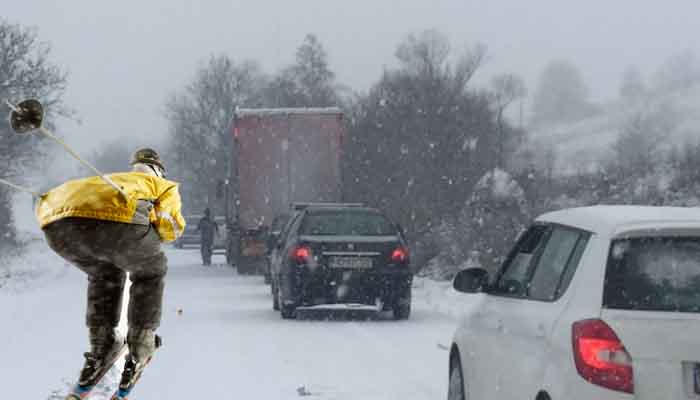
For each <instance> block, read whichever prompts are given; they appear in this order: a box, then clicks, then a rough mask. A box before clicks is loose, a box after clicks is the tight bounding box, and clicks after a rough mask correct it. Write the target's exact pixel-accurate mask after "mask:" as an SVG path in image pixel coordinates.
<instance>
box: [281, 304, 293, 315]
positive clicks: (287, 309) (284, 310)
mask: <svg viewBox="0 0 700 400" xmlns="http://www.w3.org/2000/svg"><path fill="white" fill-rule="evenodd" d="M280 315H281V316H282V319H294V318H296V316H297V313H296V307H294V306H290V305H286V304H280Z"/></svg>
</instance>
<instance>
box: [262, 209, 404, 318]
mask: <svg viewBox="0 0 700 400" xmlns="http://www.w3.org/2000/svg"><path fill="white" fill-rule="evenodd" d="M290 224H291V225H290V226H289V231H288V233H287V235H286V237H285V238H284V240H283V241H281V242H280V243H279V244H278V248H277V251H276V252H275V253H276V254H277V257H274V259H273V260H272V265H271V267H272V292H273V303H274V304H273V306H274V308H275V309H279V310H280V311H281V314H282V317H283V318H294V317H295V316H296V313H297V311H299V310H305V309H307V310H308V309H318V308H334V307H335V308H355V309H359V308H365V309H369V310H376V311H382V310H387V311H388V310H392V311H393V314H394V317H395V318H396V319H407V318H408V317H409V316H410V313H411V284H412V280H413V275H412V273H411V270H410V268H409V254H408V248H407V245H406V242H405V239H404V237H403V234H402V232H401V229H400V228H399V226H398V225H396V224H394V223H393V222H391V221H390V220H389V218H387V217H386V216H385V215H383V214H382V213H381V212H380V211H378V210H376V209H372V208H366V207H342V206H338V207H334V206H329V205H325V206H310V207H308V208H306V209H305V210H304V211H302V212H300V213H298V214H297V215H295V217H294V219H293V220H292V221H291V222H290Z"/></svg>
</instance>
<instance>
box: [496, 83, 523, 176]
mask: <svg viewBox="0 0 700 400" xmlns="http://www.w3.org/2000/svg"><path fill="white" fill-rule="evenodd" d="M491 86H492V90H493V103H494V106H495V108H496V125H497V126H498V155H497V157H498V158H497V165H498V167H500V168H504V167H505V159H504V156H505V151H504V149H505V142H506V137H505V129H506V127H505V124H504V120H503V114H504V113H505V111H506V109H507V108H508V106H510V105H511V104H512V103H513V102H514V101H516V100H518V99H521V98H523V97H525V96H526V95H527V88H526V87H525V81H523V79H522V78H520V77H519V76H517V75H514V74H502V75H498V76H495V77H494V78H493V80H492V81H491Z"/></svg>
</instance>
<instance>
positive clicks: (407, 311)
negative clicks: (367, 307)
mask: <svg viewBox="0 0 700 400" xmlns="http://www.w3.org/2000/svg"><path fill="white" fill-rule="evenodd" d="M392 311H393V313H394V319H395V320H405V319H408V318H409V317H410V316H411V289H410V288H409V289H408V290H407V291H406V293H404V294H403V295H401V296H400V297H399V298H398V299H397V300H396V303H394V305H393V307H392Z"/></svg>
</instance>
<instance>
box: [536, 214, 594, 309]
mask: <svg viewBox="0 0 700 400" xmlns="http://www.w3.org/2000/svg"><path fill="white" fill-rule="evenodd" d="M581 237H582V234H581V233H580V232H578V231H575V230H572V229H566V228H561V227H556V228H554V229H553V230H552V233H551V235H550V236H549V240H547V244H546V245H545V247H544V250H543V251H542V255H541V256H540V257H539V260H538V262H537V266H536V267H535V271H534V275H533V276H532V280H531V281H530V285H529V293H528V297H530V298H532V299H536V300H547V301H550V300H554V299H555V297H556V295H557V288H558V286H559V283H560V282H561V280H562V276H563V275H564V271H565V270H566V268H567V265H569V263H570V262H571V259H572V258H573V257H572V256H573V255H574V252H575V249H576V244H577V243H578V242H579V240H580V239H581ZM576 262H578V260H576Z"/></svg>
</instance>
